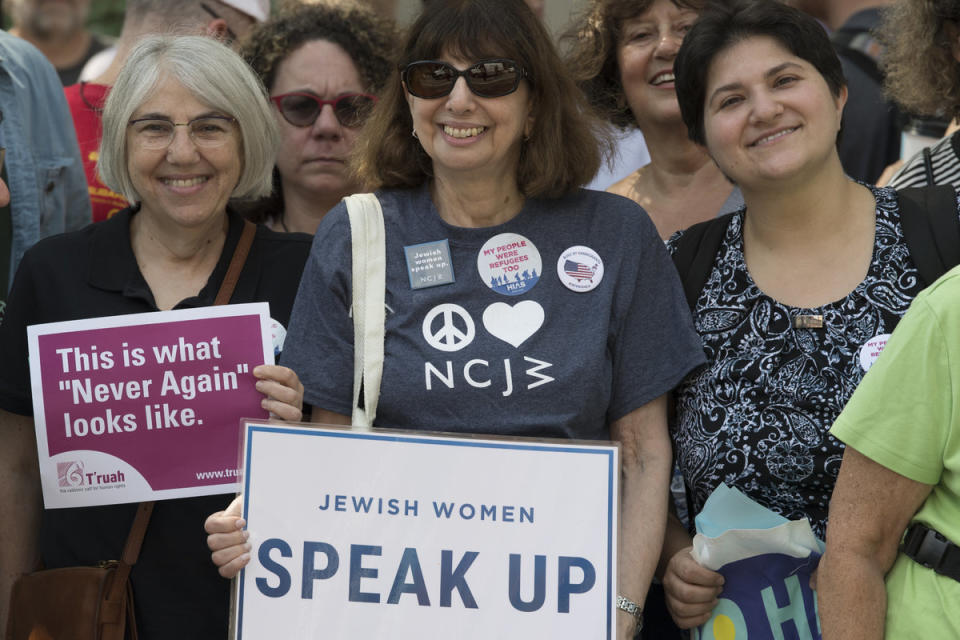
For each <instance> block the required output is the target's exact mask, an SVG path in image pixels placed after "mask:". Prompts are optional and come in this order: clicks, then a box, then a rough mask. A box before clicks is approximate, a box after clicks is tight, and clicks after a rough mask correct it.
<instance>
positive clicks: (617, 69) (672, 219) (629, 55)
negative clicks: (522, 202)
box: [565, 0, 742, 240]
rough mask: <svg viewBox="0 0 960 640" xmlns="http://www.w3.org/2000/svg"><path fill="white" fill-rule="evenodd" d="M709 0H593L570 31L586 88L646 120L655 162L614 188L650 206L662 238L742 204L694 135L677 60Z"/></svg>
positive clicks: (624, 121) (624, 119) (627, 119)
mask: <svg viewBox="0 0 960 640" xmlns="http://www.w3.org/2000/svg"><path fill="white" fill-rule="evenodd" d="M703 4H704V3H703V2H702V0H639V1H638V0H591V3H590V5H589V7H588V8H587V10H586V12H585V13H584V14H583V16H582V17H581V19H580V20H579V21H578V22H577V23H576V24H575V25H574V26H573V27H572V28H571V29H570V31H569V32H568V33H567V35H566V36H565V39H566V40H569V41H570V42H571V49H570V52H569V55H568V58H567V62H568V64H569V65H570V68H571V69H572V71H573V73H574V75H575V77H576V78H577V80H578V82H579V84H580V86H581V88H582V89H583V90H584V91H585V92H586V94H587V96H588V97H589V99H590V102H591V103H592V104H593V106H594V107H595V108H597V110H598V111H600V112H601V113H602V114H603V115H605V116H606V118H607V119H608V120H609V121H610V122H611V123H612V124H613V125H615V126H617V127H621V128H624V129H626V128H630V127H639V129H640V130H641V131H642V132H643V137H644V140H645V141H646V144H647V149H648V151H649V153H650V159H651V160H650V164H647V165H645V166H642V167H640V168H638V169H637V170H636V171H634V172H633V173H631V174H630V175H628V176H627V177H626V178H624V179H622V180H620V181H619V182H617V183H616V184H614V185H613V186H611V187H610V188H609V189H608V191H610V192H612V193H616V194H618V195H622V196H625V197H627V198H630V199H631V200H634V201H635V202H637V203H639V204H640V205H642V206H643V208H644V209H646V211H647V213H648V214H649V215H650V218H651V219H652V220H653V222H654V224H656V226H657V231H658V232H659V233H660V237H661V238H663V239H664V240H666V239H667V238H669V237H670V235H671V234H672V233H673V232H675V231H677V230H679V229H685V228H687V227H689V226H690V225H692V224H694V223H696V222H700V221H702V220H707V219H709V218H712V217H714V216H716V215H717V214H718V213H726V212H729V211H734V210H736V209H737V208H738V207H739V205H740V204H741V203H742V200H741V199H740V198H739V192H738V191H735V190H734V188H733V186H732V185H731V184H730V182H729V181H727V180H726V179H725V178H724V176H723V174H722V173H721V172H720V170H719V169H717V166H716V165H715V164H714V163H713V161H712V160H710V157H709V156H708V155H707V153H706V151H705V150H704V149H703V147H701V146H699V145H696V144H694V143H693V142H691V141H690V140H689V138H688V137H687V128H686V127H685V126H684V124H683V120H682V119H681V118H680V108H679V106H678V105H677V96H676V92H675V90H674V76H673V60H674V58H675V57H676V55H677V51H678V50H679V49H680V43H681V42H683V36H684V35H685V34H686V32H687V30H688V29H689V28H690V26H691V25H692V24H693V22H694V20H696V18H697V14H698V13H699V11H700V9H702V7H703Z"/></svg>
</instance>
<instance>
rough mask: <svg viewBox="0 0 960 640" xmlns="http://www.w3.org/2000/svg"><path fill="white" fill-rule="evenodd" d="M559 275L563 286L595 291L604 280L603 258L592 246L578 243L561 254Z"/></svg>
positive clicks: (558, 264) (558, 268)
mask: <svg viewBox="0 0 960 640" xmlns="http://www.w3.org/2000/svg"><path fill="white" fill-rule="evenodd" d="M557 275H558V276H560V282H562V283H563V286H565V287H566V288H567V289H570V290H571V291H576V292H577V293H586V292H587V291H593V290H594V289H596V288H597V285H599V284H600V281H601V280H603V260H601V259H600V256H599V255H598V254H597V252H596V251H594V250H593V249H591V248H590V247H584V246H583V245H576V246H573V247H570V248H569V249H567V250H566V251H564V252H563V253H561V254H560V259H559V260H557Z"/></svg>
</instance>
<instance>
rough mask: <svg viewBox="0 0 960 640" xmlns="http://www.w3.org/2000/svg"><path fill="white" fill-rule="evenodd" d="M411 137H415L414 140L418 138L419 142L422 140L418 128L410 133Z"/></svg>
mask: <svg viewBox="0 0 960 640" xmlns="http://www.w3.org/2000/svg"><path fill="white" fill-rule="evenodd" d="M410 135H412V136H413V137H414V138H416V139H417V140H419V139H420V136H418V135H417V128H416V127H414V128H413V131H411V132H410Z"/></svg>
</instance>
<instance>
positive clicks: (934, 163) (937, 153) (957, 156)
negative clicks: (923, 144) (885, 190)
mask: <svg viewBox="0 0 960 640" xmlns="http://www.w3.org/2000/svg"><path fill="white" fill-rule="evenodd" d="M930 165H931V169H932V170H933V181H932V182H931V181H930V180H929V177H928V176H927V169H926V166H925V163H924V160H923V152H922V151H921V152H919V153H917V154H914V156H913V157H912V158H909V159H908V160H907V161H906V162H904V164H903V166H902V167H900V170H899V171H897V172H896V173H895V174H894V175H893V177H892V178H890V182H889V183H888V186H890V187H892V188H894V189H905V188H906V187H923V186H926V185H928V184H951V185H953V186H954V187H960V131H957V132H956V133H953V134H952V135H949V136H946V137H945V138H941V139H940V140H939V141H937V142H936V143H935V144H934V145H933V146H931V147H930Z"/></svg>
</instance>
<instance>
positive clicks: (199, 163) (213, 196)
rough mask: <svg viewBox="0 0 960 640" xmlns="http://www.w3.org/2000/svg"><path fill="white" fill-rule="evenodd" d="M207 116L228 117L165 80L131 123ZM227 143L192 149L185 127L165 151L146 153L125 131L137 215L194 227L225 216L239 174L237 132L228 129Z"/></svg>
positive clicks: (130, 130)
mask: <svg viewBox="0 0 960 640" xmlns="http://www.w3.org/2000/svg"><path fill="white" fill-rule="evenodd" d="M208 115H227V114H223V113H220V112H217V111H215V110H213V109H211V108H210V107H209V106H207V105H206V104H204V103H202V102H200V101H199V100H198V99H197V98H196V97H195V96H194V95H193V94H192V93H190V92H189V91H188V90H187V89H186V88H185V87H184V86H183V85H182V84H180V82H178V81H177V80H175V79H173V78H170V77H164V78H161V80H160V82H158V83H157V87H156V89H155V90H154V92H153V94H152V96H151V97H149V98H148V99H147V100H146V101H145V102H144V103H143V104H142V105H140V108H139V109H137V110H136V111H134V113H133V116H132V117H131V118H130V119H131V120H136V119H139V118H145V117H151V118H160V119H167V120H170V121H171V122H174V123H183V122H190V121H191V120H194V119H195V118H199V117H202V116H208ZM229 127H230V135H229V137H228V138H227V141H226V142H225V143H224V144H223V145H221V146H217V147H201V146H197V145H196V144H195V143H194V142H193V140H192V139H191V138H190V135H189V133H188V131H187V129H188V128H187V127H175V128H174V129H175V132H174V137H173V141H172V142H171V143H170V145H169V146H168V147H166V148H162V149H147V148H145V147H144V146H143V145H142V144H141V143H140V141H139V140H138V137H137V135H136V134H135V133H134V129H133V127H127V138H126V156H127V171H128V172H129V174H130V180H131V182H132V183H133V186H134V189H136V191H137V193H138V194H139V195H140V199H141V202H142V208H141V214H144V215H149V216H151V217H153V219H154V220H155V221H156V223H157V224H162V225H171V224H172V225H180V226H184V227H198V226H203V225H206V224H210V223H211V221H212V220H213V219H214V218H216V217H217V216H221V215H224V214H225V212H226V206H227V200H229V198H230V194H231V193H232V192H233V189H234V187H236V186H237V182H238V181H239V179H240V174H241V172H242V170H243V161H242V159H241V158H242V157H243V150H242V147H241V140H240V132H239V129H237V127H236V125H229Z"/></svg>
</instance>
